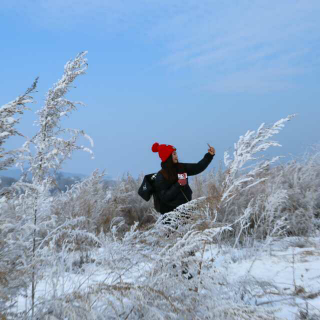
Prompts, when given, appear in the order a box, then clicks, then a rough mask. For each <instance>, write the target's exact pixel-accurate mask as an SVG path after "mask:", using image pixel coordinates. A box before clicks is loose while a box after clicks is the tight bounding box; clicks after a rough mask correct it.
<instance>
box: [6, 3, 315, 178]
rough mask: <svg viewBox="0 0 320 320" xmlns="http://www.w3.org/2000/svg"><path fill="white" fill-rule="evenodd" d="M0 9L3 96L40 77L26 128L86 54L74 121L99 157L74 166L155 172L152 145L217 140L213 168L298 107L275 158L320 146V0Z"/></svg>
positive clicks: (200, 144) (200, 147)
mask: <svg viewBox="0 0 320 320" xmlns="http://www.w3.org/2000/svg"><path fill="white" fill-rule="evenodd" d="M0 17H1V19H0V26H1V28H0V39H1V51H0V57H1V73H0V74H1V78H0V79H1V87H0V88H1V89H0V93H1V94H0V105H2V104H5V103H6V102H8V101H10V100H12V99H14V98H15V97H16V96H17V95H19V94H21V93H23V92H24V91H25V89H26V88H27V87H28V86H29V85H30V84H31V83H32V81H33V79H34V78H35V77H36V76H39V77H40V79H39V86H38V92H37V93H36V94H35V98H36V101H37V104H34V105H32V106H31V109H32V110H31V111H28V112H26V113H25V115H24V116H23V118H22V120H21V124H20V127H19V128H20V131H21V132H23V133H24V134H25V135H28V136H31V135H32V134H33V133H35V131H36V129H37V128H36V127H34V126H33V125H32V124H33V121H34V120H35V119H36V117H35V115H34V112H35V111H36V110H37V109H38V108H40V107H41V106H42V103H43V100H44V97H45V93H46V91H47V90H48V89H49V88H50V87H52V85H53V83H55V82H56V81H57V80H58V79H59V78H60V77H61V75H62V72H63V66H64V64H65V63H66V62H67V61H68V60H69V59H72V58H73V57H75V56H76V54H77V53H78V52H81V51H84V50H87V51H88V55H87V58H88V62H89V68H88V72H87V74H86V75H85V76H83V77H81V78H79V79H78V80H77V83H76V88H75V89H73V90H72V91H71V92H70V95H69V97H70V98H72V99H74V100H80V101H82V102H84V103H85V104H86V107H80V108H79V110H78V111H77V112H75V113H73V114H72V116H71V117H70V118H69V119H67V120H66V121H64V125H65V126H66V127H70V128H80V129H84V130H85V131H86V132H87V133H88V134H89V135H90V136H91V137H92V138H93V140H94V142H95V147H94V149H93V151H94V153H95V159H94V160H91V159H90V156H89V155H88V154H86V153H80V152H79V153H75V155H74V157H73V159H72V160H71V161H68V162H67V163H66V164H65V167H64V168H63V169H64V170H65V171H69V172H74V173H85V174H90V173H91V172H92V171H93V170H94V169H96V168H98V169H100V170H103V169H106V172H107V173H108V174H110V175H111V176H113V177H119V176H121V175H122V174H125V173H127V172H129V173H131V174H132V175H134V176H137V175H138V174H139V173H142V172H144V173H149V172H154V171H157V170H158V169H159V166H160V159H159V157H158V155H157V154H154V153H152V152H151V146H152V144H153V143H154V142H159V143H165V144H173V145H174V146H176V148H177V150H178V155H179V159H180V161H183V162H195V161H198V160H200V159H201V158H202V156H203V155H204V153H205V152H206V151H207V142H209V143H210V144H212V145H213V146H214V147H215V148H216V150H217V157H216V159H215V160H214V161H215V163H213V164H212V165H211V167H214V166H217V165H218V163H219V161H220V160H222V159H223V153H224V151H225V150H227V149H229V148H232V146H233V143H234V142H236V141H237V140H238V138H239V136H240V135H241V134H244V133H245V132H246V131H247V130H255V129H257V128H258V127H259V125H260V124H261V123H262V122H266V123H273V122H275V121H277V120H279V119H280V118H283V117H286V116H287V115H288V114H292V113H297V114H298V116H297V117H296V118H295V119H294V120H293V121H291V122H290V123H288V125H287V126H286V128H285V129H284V130H283V132H281V133H280V134H279V135H278V136H277V137H276V138H277V140H278V141H279V142H280V143H281V144H282V145H283V147H282V148H281V149H277V150H275V151H272V152H270V155H271V154H281V155H284V156H286V159H287V160H289V159H292V158H294V157H296V156H299V155H300V154H302V153H303V152H305V151H306V150H307V148H308V147H310V146H312V145H314V144H317V143H319V129H318V128H319V120H320V103H319V93H320V81H319V80H320V19H319V17H320V1H318V0H308V1H307V0H303V1H296V0H290V1H289V0H284V1H270V0H268V1H266V0H261V1H252V0H250V1H246V0H242V1H236V0H235V1H228V2H227V1H217V0H211V1H209V0H203V1H199V0H197V1H195V0H170V1H169V0H135V1H128V0H126V1H125V0H117V1H113V0H109V1H106V0H104V1H103V0H90V1H89V0H78V1H75V0H54V1H50V0H33V1H25V0H10V1H2V2H1V4H0ZM22 142H23V141H22V140H21V139H20V140H19V139H13V140H11V141H9V142H8V144H7V145H6V146H7V147H8V148H12V147H16V146H19V145H20V144H21V143H22ZM81 143H82V142H81ZM83 143H85V142H83Z"/></svg>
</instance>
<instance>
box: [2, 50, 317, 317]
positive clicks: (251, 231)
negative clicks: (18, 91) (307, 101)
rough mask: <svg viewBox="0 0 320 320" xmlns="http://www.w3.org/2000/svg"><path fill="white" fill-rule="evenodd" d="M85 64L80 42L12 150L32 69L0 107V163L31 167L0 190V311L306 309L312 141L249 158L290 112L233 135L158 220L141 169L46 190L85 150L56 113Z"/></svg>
mask: <svg viewBox="0 0 320 320" xmlns="http://www.w3.org/2000/svg"><path fill="white" fill-rule="evenodd" d="M86 68H87V64H86V58H85V53H81V54H79V55H78V56H77V57H76V58H75V59H74V60H72V61H69V62H68V63H67V64H66V66H65V69H64V74H63V76H62V78H61V80H59V81H58V82H57V83H56V84H55V85H54V86H53V88H52V89H50V90H49V92H48V94H47V96H46V99H45V102H44V106H43V107H42V109H40V111H39V112H38V116H39V120H38V122H37V125H38V128H39V130H38V133H37V134H36V135H35V136H34V137H33V138H31V139H27V138H26V141H25V143H24V144H23V146H22V147H21V148H20V149H19V150H5V149H4V147H3V145H4V143H5V141H6V140H7V139H8V138H10V136H14V135H17V134H20V133H18V131H17V130H16V129H15V125H16V123H17V122H18V120H17V119H16V118H15V116H16V115H17V114H19V113H20V114H22V113H23V111H25V110H26V106H25V105H26V104H27V103H30V102H32V101H33V99H32V97H31V96H30V95H31V94H32V92H33V91H34V89H35V87H36V84H37V81H35V83H34V84H33V86H32V87H31V88H30V89H28V90H27V92H26V94H24V95H23V96H20V97H18V98H17V99H16V100H14V101H13V102H11V103H8V104H6V105H5V106H3V107H1V108H0V115H1V118H0V170H5V169H7V168H9V167H10V166H13V165H19V166H20V167H21V168H26V167H27V168H29V169H28V170H29V171H30V172H31V174H32V179H31V180H30V179H26V176H27V172H26V174H25V175H23V176H22V178H21V179H20V180H19V181H17V182H14V183H13V184H12V185H11V186H10V187H6V188H5V189H2V190H1V192H0V319H47V320H56V319H64V320H65V319H68V320H69V319H70V320H71V319H80V320H81V319H97V320H98V319H223V320H224V319H226V320H228V319H234V320H236V319H247V320H249V319H250V320H251V319H253V320H255V319H270V320H271V319H308V320H315V319H319V318H320V268H319V265H320V241H319V240H320V234H319V230H320V194H319V193H320V188H319V186H320V153H319V150H318V149H317V148H315V149H314V150H312V151H311V152H310V153H309V154H306V155H305V156H304V157H303V158H301V159H300V160H295V161H291V162H287V163H285V164H281V165H280V164H279V163H277V160H278V158H273V159H266V157H263V155H264V151H266V150H267V149H268V148H269V147H278V146H279V144H278V143H277V142H276V141H273V140H272V139H273V137H274V135H276V134H277V133H279V131H280V130H282V129H283V127H284V125H285V124H286V123H287V122H288V121H289V120H291V119H292V118H293V117H294V115H291V116H288V117H287V118H285V119H281V120H279V121H277V122H276V123H274V124H273V125H270V126H266V125H264V124H263V125H261V126H260V127H259V128H258V129H257V130H256V131H248V132H247V133H246V134H245V135H243V136H241V137H240V138H239V141H238V142H237V143H236V144H235V145H234V152H233V154H232V156H230V155H229V154H227V153H226V154H225V169H222V168H220V169H219V170H217V171H211V172H210V173H209V174H208V175H206V176H204V175H201V176H197V177H196V178H195V179H194V180H193V181H192V183H193V190H194V199H195V200H193V201H191V202H189V203H187V204H185V205H182V206H180V207H178V208H177V210H175V211H173V212H171V213H170V214H168V219H170V221H171V224H164V223H163V222H164V220H163V219H162V218H163V217H161V216H160V215H159V214H158V213H157V212H155V211H154V210H153V209H152V203H151V201H150V202H149V203H147V202H145V201H144V200H143V199H142V198H140V197H139V196H138V194H137V190H138V188H139V186H140V184H141V181H142V176H141V177H140V178H139V179H138V180H136V179H134V178H132V177H131V176H130V175H128V176H126V177H124V178H123V179H122V180H121V181H119V182H118V183H117V184H116V185H115V186H113V187H110V188H108V189H106V187H105V185H104V183H103V176H104V174H103V173H99V172H98V171H95V172H93V173H92V175H91V176H90V177H89V178H86V179H84V180H83V181H76V182H75V183H74V184H73V185H72V186H71V187H70V188H68V190H66V191H63V190H60V191H59V189H58V192H54V193H52V190H53V189H54V188H56V185H57V183H56V180H55V172H57V171H58V170H61V166H62V164H63V162H64V160H66V159H67V158H70V157H71V156H72V153H73V151H75V150H79V149H80V150H83V151H87V152H89V153H90V154H92V151H91V150H90V149H89V148H87V147H85V146H82V145H78V137H79V136H84V137H86V138H87V139H88V140H89V142H90V144H91V146H93V141H92V139H91V138H90V137H89V136H88V135H87V134H86V133H85V132H83V131H81V130H74V129H64V128H62V127H61V123H60V120H61V118H62V117H64V116H68V115H69V114H70V112H71V111H74V110H75V109H76V106H77V104H81V103H75V102H72V101H70V100H68V99H67V98H66V97H65V96H66V94H67V92H68V90H69V88H71V87H72V83H73V81H74V80H75V79H76V78H77V77H78V76H80V75H82V74H84V73H85V70H86ZM67 136H69V138H66V137H67Z"/></svg>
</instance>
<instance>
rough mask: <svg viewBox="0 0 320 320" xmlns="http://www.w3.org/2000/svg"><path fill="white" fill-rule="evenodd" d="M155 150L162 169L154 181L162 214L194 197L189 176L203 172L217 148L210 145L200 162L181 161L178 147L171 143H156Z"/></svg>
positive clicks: (153, 148)
mask: <svg viewBox="0 0 320 320" xmlns="http://www.w3.org/2000/svg"><path fill="white" fill-rule="evenodd" d="M152 151H153V152H158V153H159V157H160V158H161V160H162V162H161V167H162V169H161V170H160V171H159V172H158V173H157V176H156V178H155V182H154V189H155V197H156V198H157V201H158V206H157V207H158V211H160V213H161V214H165V213H167V212H170V211H172V210H174V209H175V208H177V207H178V206H180V205H181V204H184V203H187V202H188V201H190V200H191V199H192V190H191V188H190V186H189V183H188V177H190V176H194V175H196V174H199V173H201V172H203V171H204V170H205V169H206V168H207V167H208V165H209V164H210V162H211V161H212V159H213V157H214V155H215V149H214V148H213V147H211V146H210V145H209V149H208V153H206V154H205V155H204V157H203V159H202V160H200V161H199V162H198V163H180V162H179V160H178V155H177V152H176V148H175V147H173V146H171V145H165V144H161V145H159V143H157V142H156V143H154V144H153V146H152Z"/></svg>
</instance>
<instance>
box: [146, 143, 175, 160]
mask: <svg viewBox="0 0 320 320" xmlns="http://www.w3.org/2000/svg"><path fill="white" fill-rule="evenodd" d="M175 150H177V149H176V148H175V147H174V146H171V145H170V144H160V145H159V143H158V142H156V143H154V144H153V146H152V151H153V152H158V153H159V157H160V158H161V160H162V162H165V161H166V160H167V159H168V158H169V157H170V156H171V154H172V152H173V151H175Z"/></svg>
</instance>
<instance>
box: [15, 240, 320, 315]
mask: <svg viewBox="0 0 320 320" xmlns="http://www.w3.org/2000/svg"><path fill="white" fill-rule="evenodd" d="M150 249H151V248H150ZM150 254H152V251H150ZM104 255H106V252H105V251H104V249H103V248H101V249H99V250H97V251H96V252H95V253H93V254H92V256H91V257H96V258H97V259H95V261H97V260H99V257H100V258H101V257H102V256H104ZM197 255H201V253H197ZM203 259H204V261H205V263H204V265H206V267H204V268H203V270H202V272H203V273H204V272H207V273H211V274H219V275H220V277H219V281H220V283H219V284H220V285H221V286H224V285H227V286H228V288H233V290H235V295H236V294H239V292H240V291H241V295H242V297H241V299H242V301H243V303H244V304H245V305H249V306H253V307H256V306H263V307H264V308H265V309H268V310H270V311H273V312H274V315H275V316H276V317H277V318H275V319H288V320H289V319H292V320H294V319H312V320H314V319H320V238H308V239H305V238H284V239H282V240H278V241H270V243H268V244H265V245H262V246H261V245H259V250H257V249H254V248H250V249H246V248H243V249H235V248H227V247H223V248H221V247H220V248H218V246H217V245H208V246H207V247H206V250H205V252H204V255H203ZM110 263H112V261H110ZM148 267H149V266H148V265H147V264H145V263H142V262H141V263H139V261H136V264H135V265H134V266H131V268H130V272H127V273H126V272H123V273H122V274H121V272H120V271H119V274H118V276H119V277H122V281H123V282H124V283H135V281H141V276H142V277H143V274H144V273H145V272H146V270H147V269H148ZM74 268H77V266H74ZM58 269H59V268H57V266H55V268H53V269H52V270H48V272H47V277H46V278H45V279H43V280H42V281H40V283H39V284H38V287H37V295H38V296H39V297H46V296H52V292H53V291H55V292H57V293H59V295H61V294H62V293H63V294H67V293H71V292H84V291H85V290H86V289H87V288H88V287H90V286H92V285H94V284H97V283H104V284H112V283H115V282H118V279H115V275H116V274H115V273H114V272H111V273H110V270H107V269H105V266H104V267H101V266H98V265H97V264H96V263H87V264H84V265H83V266H82V272H74V270H70V271H68V272H65V271H64V272H61V270H60V271H59V270H58ZM71 269H72V267H71ZM55 273H59V277H54V274H55ZM195 274H196V273H195ZM221 276H222V277H221ZM195 277H197V276H195ZM54 279H58V281H55V280H54ZM138 279H139V280H138ZM221 279H224V280H223V281H221ZM118 283H119V282H118ZM192 285H193V284H192V281H190V286H191V287H192ZM237 290H239V292H236V291H237ZM41 299H43V298H40V299H39V301H40V300H41ZM17 309H19V310H20V311H23V310H25V309H28V307H27V306H26V301H25V298H24V297H22V296H20V298H19V300H18V304H17ZM54 319H55V318H54ZM106 319H108V317H106Z"/></svg>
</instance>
